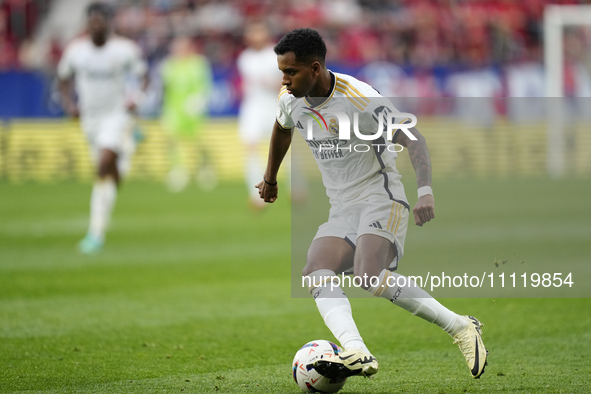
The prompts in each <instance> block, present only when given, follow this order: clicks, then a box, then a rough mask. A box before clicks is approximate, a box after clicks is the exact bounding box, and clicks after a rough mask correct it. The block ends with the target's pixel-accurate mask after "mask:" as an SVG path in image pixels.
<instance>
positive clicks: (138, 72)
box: [127, 43, 150, 112]
mask: <svg viewBox="0 0 591 394" xmlns="http://www.w3.org/2000/svg"><path fill="white" fill-rule="evenodd" d="M128 70H129V72H130V73H131V74H132V75H134V76H135V77H136V78H138V80H139V91H138V92H137V93H136V95H135V97H133V98H131V99H130V100H128V102H127V110H128V111H130V112H135V110H136V109H137V107H138V105H140V104H141V102H142V101H143V100H144V99H145V96H146V93H147V90H148V86H150V72H149V69H148V64H147V63H146V61H145V60H144V58H143V55H142V52H141V49H140V48H139V47H138V46H137V45H136V44H133V43H132V51H130V59H129V66H128Z"/></svg>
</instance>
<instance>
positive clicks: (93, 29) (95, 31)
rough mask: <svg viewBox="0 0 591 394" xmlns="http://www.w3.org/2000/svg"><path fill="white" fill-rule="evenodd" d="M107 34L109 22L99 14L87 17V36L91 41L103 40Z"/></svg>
mask: <svg viewBox="0 0 591 394" xmlns="http://www.w3.org/2000/svg"><path fill="white" fill-rule="evenodd" d="M108 32H109V21H108V20H107V18H106V17H105V15H103V14H102V13H100V12H93V13H91V14H90V15H89V16H88V34H90V36H91V37H92V38H93V39H99V40H100V39H104V38H106V37H107V34H108Z"/></svg>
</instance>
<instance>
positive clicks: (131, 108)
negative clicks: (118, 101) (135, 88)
mask: <svg viewBox="0 0 591 394" xmlns="http://www.w3.org/2000/svg"><path fill="white" fill-rule="evenodd" d="M125 108H126V109H127V112H129V113H132V114H135V113H136V111H137V103H136V102H135V101H134V100H127V102H126V103H125Z"/></svg>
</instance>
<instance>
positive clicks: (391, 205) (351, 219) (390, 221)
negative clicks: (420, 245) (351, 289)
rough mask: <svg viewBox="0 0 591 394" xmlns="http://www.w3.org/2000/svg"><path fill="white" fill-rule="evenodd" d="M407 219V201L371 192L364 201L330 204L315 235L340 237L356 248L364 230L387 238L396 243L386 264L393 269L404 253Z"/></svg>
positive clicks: (315, 237) (366, 232)
mask: <svg viewBox="0 0 591 394" xmlns="http://www.w3.org/2000/svg"><path fill="white" fill-rule="evenodd" d="M408 219H409V207H408V204H407V203H406V202H404V201H400V202H398V201H393V200H391V199H389V198H388V197H387V196H386V195H384V194H372V195H370V196H369V197H368V198H367V199H365V200H363V201H358V202H352V203H349V204H347V205H343V206H338V207H332V208H331V209H330V213H329V217H328V221H327V222H326V223H323V224H321V225H320V227H318V232H317V233H316V236H314V239H318V238H322V237H337V238H343V239H344V240H346V241H347V242H349V243H350V244H351V246H352V247H353V248H355V245H356V244H357V239H358V238H359V237H360V236H362V235H364V234H375V235H378V236H380V237H383V238H386V239H387V240H389V241H390V242H391V243H392V244H393V245H394V246H395V247H396V252H397V257H396V258H395V259H394V260H393V261H392V262H391V263H390V266H389V267H388V269H390V270H392V271H394V270H396V268H397V267H398V262H399V261H400V259H401V258H402V256H403V255H404V241H405V239H406V230H407V229H408ZM352 269H353V268H351V271H352ZM347 272H349V270H348V271H347Z"/></svg>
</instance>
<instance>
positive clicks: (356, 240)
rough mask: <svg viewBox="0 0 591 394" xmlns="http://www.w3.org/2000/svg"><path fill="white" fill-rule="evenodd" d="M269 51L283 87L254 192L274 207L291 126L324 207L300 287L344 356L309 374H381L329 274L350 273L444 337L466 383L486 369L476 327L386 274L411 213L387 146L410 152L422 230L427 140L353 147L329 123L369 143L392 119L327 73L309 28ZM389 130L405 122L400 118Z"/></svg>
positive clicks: (349, 81) (373, 100)
mask: <svg viewBox="0 0 591 394" xmlns="http://www.w3.org/2000/svg"><path fill="white" fill-rule="evenodd" d="M274 50H275V53H276V54H277V63H278V66H279V69H280V70H281V71H282V72H283V82H282V83H283V85H284V88H283V89H282V90H281V91H280V94H279V103H278V108H277V120H276V122H275V125H274V128H273V133H272V136H271V145H270V153H269V160H268V163H267V169H266V171H265V173H264V178H263V180H262V181H261V182H260V183H259V184H258V185H257V188H258V189H259V193H260V196H261V198H262V199H264V201H266V202H271V203H272V202H274V201H276V199H277V192H278V185H277V171H278V169H279V166H280V164H281V162H282V160H283V158H284V156H285V153H286V152H287V150H288V148H289V146H290V144H291V138H292V131H293V129H294V128H298V129H299V131H300V133H301V134H302V136H303V137H304V139H306V142H307V143H308V146H309V147H310V149H311V151H312V154H313V155H314V157H315V159H316V162H317V164H318V167H319V169H320V172H321V173H322V180H323V183H324V185H325V187H326V191H327V195H328V196H329V199H330V204H331V209H330V212H329V218H328V221H327V222H326V223H324V224H323V225H321V226H320V227H319V229H318V232H317V233H316V236H315V237H314V240H313V241H312V244H311V246H310V249H309V250H308V256H307V260H306V266H305V268H304V271H303V275H304V279H306V278H308V279H309V280H308V281H306V280H305V281H304V283H306V284H310V288H309V290H310V293H311V294H312V296H313V297H314V300H315V301H316V304H317V307H318V310H319V312H320V314H321V316H322V318H323V319H324V322H325V323H326V325H327V326H328V328H329V329H330V330H331V332H332V333H333V334H334V336H335V337H336V338H337V339H338V340H339V342H340V343H341V345H342V346H343V347H344V348H345V351H344V352H343V353H341V354H338V355H335V356H331V357H329V358H326V359H321V360H318V361H317V362H315V363H314V365H313V367H314V368H315V369H316V370H317V371H318V372H319V373H320V374H321V375H324V376H326V377H328V378H331V379H342V378H345V377H348V376H355V375H357V376H371V375H373V374H375V373H376V372H377V371H378V362H377V360H376V359H375V357H374V356H373V355H372V354H371V353H370V351H369V350H368V348H367V346H366V345H365V343H364V342H363V339H362V337H361V335H360V334H359V331H358V329H357V327H356V324H355V322H354V320H353V317H352V311H351V305H350V303H349V300H348V298H347V296H346V295H345V294H344V292H343V290H342V289H341V287H340V286H338V284H335V282H334V279H335V278H337V277H336V275H340V274H341V273H342V272H345V271H351V270H352V271H353V274H354V276H355V277H356V278H359V279H363V277H364V276H366V277H373V278H377V281H376V282H374V283H373V284H372V283H371V282H372V281H370V283H368V282H367V280H362V281H361V283H362V287H363V288H364V289H365V290H367V291H368V292H369V293H370V294H371V295H373V296H374V297H381V298H386V299H388V300H390V301H391V302H392V303H393V304H394V305H397V306H400V307H402V308H403V309H405V310H407V311H409V312H411V313H412V314H414V315H416V316H419V317H421V318H423V319H425V320H427V321H429V322H432V323H435V324H436V325H438V326H439V327H441V328H442V329H443V330H445V331H446V332H447V333H448V334H450V335H451V336H452V337H453V338H454V343H457V344H458V346H459V347H460V350H461V352H462V354H463V355H464V357H465V359H466V362H467V363H468V368H469V369H470V372H471V374H472V376H473V377H474V378H478V377H480V375H481V374H482V373H483V372H484V367H485V365H486V361H487V351H486V348H485V347H484V344H483V342H482V337H481V334H482V331H481V323H480V322H479V321H478V320H477V319H475V318H474V317H471V316H460V315H458V314H456V313H454V312H452V311H450V310H449V309H447V308H446V307H445V306H443V305H442V304H440V303H439V302H438V301H436V300H435V299H434V298H432V297H431V296H430V295H429V294H428V293H427V292H425V291H424V290H423V289H421V288H420V287H418V286H416V284H415V283H414V281H412V280H411V279H410V278H408V277H404V276H402V275H399V274H397V273H395V272H392V271H394V270H395V269H396V267H397V265H398V261H399V260H400V258H401V257H402V255H403V253H404V240H405V236H406V229H407V223H408V219H409V211H410V209H409V208H410V207H409V204H408V202H407V200H406V197H405V193H404V188H403V186H402V183H401V182H400V178H401V176H400V174H399V173H398V171H397V170H396V163H395V159H396V155H397V154H396V152H395V151H394V150H391V149H387V148H388V147H391V146H393V144H394V143H396V144H399V145H402V146H403V147H406V149H408V154H409V156H410V160H411V162H412V165H413V168H414V169H415V172H416V176H417V184H418V186H419V190H418V195H419V198H418V201H417V204H416V205H415V207H414V209H413V214H414V221H415V224H416V225H418V226H423V225H424V224H425V223H427V222H429V221H430V220H431V219H433V218H434V217H435V215H434V198H433V192H432V190H431V161H430V158H429V152H428V150H427V144H426V141H425V138H424V137H423V136H422V135H421V134H420V133H419V132H418V131H417V130H416V129H414V128H411V129H410V130H409V131H408V134H411V133H412V134H411V135H412V136H414V137H415V139H416V140H413V139H412V138H411V137H410V136H409V135H408V134H407V133H405V132H401V130H400V129H398V130H397V131H396V133H394V135H393V138H392V141H386V140H385V139H384V137H385V136H386V134H385V133H384V134H383V135H382V136H381V137H380V138H381V140H380V139H378V140H375V141H373V144H372V142H369V141H367V140H364V139H362V138H359V137H358V136H357V135H356V134H355V135H354V134H353V133H351V138H350V139H340V138H339V136H340V133H339V132H338V127H339V125H338V124H337V123H336V121H337V120H336V119H334V118H331V117H332V116H334V114H335V113H336V112H337V111H339V112H341V113H343V112H344V113H345V114H346V115H348V117H349V119H350V120H351V124H352V125H353V119H354V118H355V117H356V116H357V118H358V121H359V122H358V123H359V131H360V133H362V134H366V135H367V134H372V135H373V134H376V130H378V128H379V123H380V118H381V119H383V115H387V114H388V113H390V114H396V113H398V111H397V110H396V109H395V108H394V107H393V106H392V104H391V103H390V102H389V100H387V99H385V98H383V97H381V96H380V94H379V93H378V92H377V91H376V90H374V89H373V88H372V87H371V86H369V85H367V84H365V83H363V82H361V81H358V80H357V79H355V78H353V77H351V76H349V75H344V74H339V73H334V72H331V71H330V70H328V69H327V68H326V65H325V56H326V45H325V44H324V41H323V39H322V37H320V35H319V34H318V33H317V32H316V31H315V30H312V29H296V30H294V31H292V32H290V33H288V34H286V35H285V36H284V37H283V38H282V39H281V40H280V41H279V43H278V44H277V45H276V46H275V48H274ZM300 115H302V116H300ZM304 115H305V116H304ZM313 115H314V116H316V118H317V119H318V122H317V123H315V122H311V123H310V124H312V125H313V127H314V128H313V129H312V132H313V138H312V139H309V137H308V130H307V128H306V127H305V126H304V125H306V124H307V119H308V118H310V117H312V116H313ZM321 120H322V121H321ZM329 122H330V126H328V123H329ZM395 122H396V123H405V119H396V120H395ZM382 124H384V123H382ZM302 126H303V127H302ZM337 135H339V136H337ZM368 143H369V144H371V145H372V146H371V148H369V149H367V150H365V149H363V148H360V149H357V148H353V146H355V147H357V145H359V146H360V145H363V144H368ZM374 144H375V145H374ZM336 146H339V150H336V149H334V148H335V147H336ZM368 146H369V145H368ZM379 146H381V148H379ZM323 147H324V149H323Z"/></svg>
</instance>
